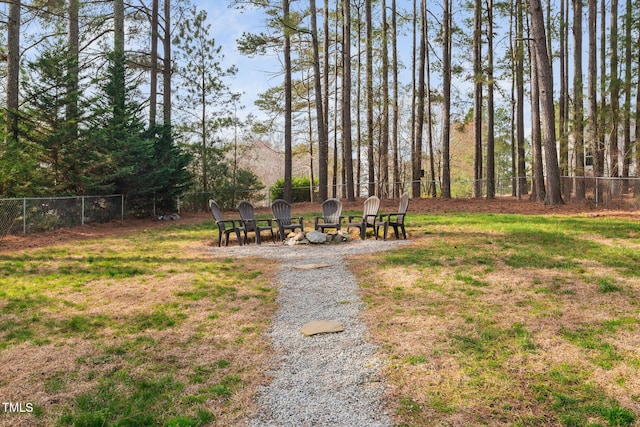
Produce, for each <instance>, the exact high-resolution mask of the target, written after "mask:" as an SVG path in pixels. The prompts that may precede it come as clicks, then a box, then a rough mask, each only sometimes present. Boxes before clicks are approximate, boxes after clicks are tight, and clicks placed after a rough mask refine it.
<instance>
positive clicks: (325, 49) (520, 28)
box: [0, 0, 640, 204]
mask: <svg viewBox="0 0 640 427" xmlns="http://www.w3.org/2000/svg"><path fill="white" fill-rule="evenodd" d="M634 1H635V0H633V1H632V0H627V2H626V4H625V5H624V7H620V5H618V1H617V0H612V1H611V2H610V3H607V2H605V1H604V0H600V2H598V0H587V3H586V4H585V3H583V2H582V1H580V0H572V2H571V3H570V2H569V1H568V0H559V1H558V2H554V3H552V2H550V1H548V2H547V3H546V4H541V2H540V1H539V0H528V2H525V1H524V0H511V1H502V2H496V3H494V2H493V1H492V0H485V1H480V0H474V2H460V1H458V2H454V1H453V0H443V1H442V2H441V3H427V2H426V0H405V1H397V0H376V1H371V0H322V4H316V1H315V0H310V1H309V2H294V1H291V0H272V1H269V0H259V1H258V0H230V2H229V6H233V7H238V8H257V9H258V10H260V11H262V12H263V13H264V23H265V28H266V31H265V32H262V33H246V34H244V35H243V37H242V38H241V39H240V40H238V47H239V49H240V50H241V51H242V52H244V53H246V54H248V55H253V56H262V55H273V54H277V55H278V56H279V58H280V59H281V64H282V70H281V71H282V76H283V79H282V84H281V85H278V86H276V87H273V88H271V89H269V90H267V91H266V92H265V93H263V94H261V96H260V99H259V100H258V102H257V105H258V107H260V108H261V109H262V110H263V111H265V112H267V113H269V114H271V115H272V118H273V120H265V121H262V122H255V121H252V120H250V119H251V118H249V119H248V120H247V123H248V124H251V125H252V127H251V132H252V134H250V136H249V138H258V137H259V138H265V139H266V138H273V139H276V140H277V141H278V143H280V142H281V143H282V146H283V148H284V153H285V162H284V163H285V164H284V177H283V184H284V188H283V197H284V198H285V199H287V200H291V199H292V197H293V190H292V183H293V182H294V178H295V177H292V171H293V167H292V158H293V155H294V152H295V151H296V148H300V146H303V147H306V150H307V152H308V159H309V160H308V161H309V171H310V177H309V182H316V181H317V182H318V197H319V198H320V199H326V198H328V197H331V196H333V197H343V198H347V199H354V198H355V197H356V196H360V195H361V192H363V194H364V191H363V185H362V183H366V193H367V194H374V193H375V194H379V195H380V196H382V197H387V196H398V195H399V194H400V192H402V191H405V190H407V188H405V184H404V182H411V183H412V184H411V193H412V194H413V196H414V197H419V196H422V195H425V193H428V194H429V195H430V196H438V195H439V196H442V197H445V198H448V197H451V195H452V181H453V180H454V179H455V178H456V176H455V175H456V174H460V173H461V171H460V170H455V169H454V168H452V160H455V158H454V157H453V155H452V152H454V151H455V150H453V148H455V147H454V145H455V144H456V138H459V135H461V134H463V133H464V132H467V131H466V130H463V129H466V128H472V129H473V132H472V133H473V136H472V138H471V139H472V141H473V162H472V163H473V164H472V169H473V171H472V181H473V183H474V185H473V195H474V196H475V197H482V196H486V197H489V198H492V197H494V196H495V194H496V180H497V179H500V178H503V177H515V178H513V185H512V191H513V195H514V196H517V197H522V196H524V195H526V194H530V196H531V197H532V198H534V199H536V200H539V201H544V202H545V203H549V204H559V203H563V200H565V199H567V198H568V197H576V198H578V199H583V198H585V197H588V193H587V192H588V189H587V188H586V186H585V181H584V180H581V179H574V180H571V179H561V177H567V176H568V177H582V176H585V175H587V174H591V175H593V176H598V177H599V176H608V177H616V178H617V177H622V178H627V177H630V176H631V175H633V174H635V176H637V174H638V170H639V169H640V168H638V165H639V164H640V159H639V158H638V157H639V156H640V150H639V149H638V147H637V138H636V135H637V134H638V129H637V127H638V124H639V123H640V117H639V115H640V110H639V108H638V105H640V101H639V98H640V90H639V88H638V86H639V85H640V80H638V78H637V75H638V70H639V69H640V67H639V63H640V28H639V26H640V19H638V18H639V16H638V14H640V8H638V7H636V6H637V5H636V4H635V3H634ZM0 3H3V4H4V6H5V9H4V10H3V12H2V13H3V16H2V18H1V19H0V22H1V23H2V25H4V27H5V29H6V31H3V32H0V49H1V50H0V53H1V55H0V58H2V59H3V60H4V61H3V62H2V65H3V66H4V67H2V68H1V69H0V77H1V78H2V79H4V82H5V87H6V91H5V98H4V103H5V109H4V114H2V115H1V116H0V120H2V123H1V125H2V126H1V127H0V129H1V131H2V132H3V135H2V138H0V141H1V144H2V146H1V147H0V194H1V195H3V196H5V197H12V196H33V195H42V194H49V195H50V194H55V195H69V194H106V193H111V192H115V193H122V194H125V195H126V196H127V197H130V198H136V197H153V198H156V199H162V198H166V199H167V200H173V199H174V197H173V196H174V195H176V194H179V193H181V192H184V191H185V190H186V189H193V190H196V191H212V190H221V189H222V190H226V191H225V192H226V193H229V194H230V193H233V194H238V192H239V191H242V192H244V191H247V190H248V191H251V190H255V189H259V188H262V187H263V184H262V183H260V182H259V180H258V178H257V177H256V176H255V175H254V174H253V173H252V172H251V171H248V170H243V169H241V168H239V167H238V163H237V160H238V156H239V155H241V154H238V151H237V148H238V140H237V136H236V137H232V139H233V141H230V137H229V132H223V130H224V129H230V128H233V129H236V130H237V129H241V130H242V132H245V131H247V129H248V128H247V127H246V126H245V125H246V124H247V123H243V122H241V121H240V120H239V119H238V117H237V110H238V109H239V108H242V107H241V105H240V103H239V102H240V101H239V100H240V94H234V93H230V90H229V87H228V85H227V84H226V83H225V79H226V78H227V77H229V76H232V75H234V74H235V73H236V72H237V70H236V69H235V67H225V66H224V65H223V62H224V55H223V49H222V46H218V45H217V44H216V42H215V39H214V38H213V37H212V36H211V34H210V31H211V26H210V24H208V23H207V16H206V13H205V12H204V11H201V10H198V9H197V8H196V7H194V6H193V5H191V4H189V3H188V1H187V0H173V1H172V0H162V1H160V0H138V1H137V2H132V3H127V4H125V3H124V2H123V0H110V1H93V2H87V1H84V0H66V1H62V0H61V1H56V2H52V1H44V0H31V1H26V0H12V1H0ZM585 7H586V14H585V13H584V9H585ZM583 21H585V22H583ZM585 23H586V25H584V24H585ZM619 23H620V27H621V28H619ZM583 34H586V35H587V37H588V43H586V44H587V46H586V49H585V46H584V45H585V43H584V41H583V39H582V37H583ZM585 56H586V58H585ZM621 58H622V59H621ZM583 64H584V65H586V73H585V72H584V70H583V68H584V67H583ZM585 80H586V84H585ZM527 128H530V129H531V131H530V135H527V132H526V130H527ZM243 138H244V139H246V137H243ZM465 141H466V140H465ZM463 143H465V142H464V141H463ZM240 144H242V143H240ZM296 146H297V147H296ZM230 150H233V153H232V155H231V154H230V153H229V151H230ZM464 172H465V173H466V172H469V171H464ZM316 173H317V176H315V174H316ZM528 175H532V177H533V179H532V185H531V187H529V185H528V181H527V179H526V177H527V176H528ZM425 181H426V182H427V183H429V185H428V186H426V187H423V186H422V185H423V184H424V182H425ZM635 182H636V183H637V182H638V180H636V181H635ZM435 184H437V185H435ZM625 185H626V184H625ZM230 190H231V191H230ZM627 190H628V188H626V187H625V188H624V189H623V190H622V191H627ZM634 191H636V192H638V191H640V189H639V188H638V186H637V185H636V186H635V188H634ZM363 194H362V195H363Z"/></svg>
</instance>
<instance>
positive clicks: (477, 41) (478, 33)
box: [473, 0, 483, 198]
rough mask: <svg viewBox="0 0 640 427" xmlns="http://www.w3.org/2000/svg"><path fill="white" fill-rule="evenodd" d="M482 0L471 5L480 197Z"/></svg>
mask: <svg viewBox="0 0 640 427" xmlns="http://www.w3.org/2000/svg"><path fill="white" fill-rule="evenodd" d="M482 80H483V75H482V1H481V0H475V3H474V7H473V133H474V138H473V139H474V150H473V197H476V198H479V197H482Z"/></svg>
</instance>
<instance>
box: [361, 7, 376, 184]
mask: <svg viewBox="0 0 640 427" xmlns="http://www.w3.org/2000/svg"><path fill="white" fill-rule="evenodd" d="M364 15H365V17H364V19H365V22H366V24H365V32H366V39H367V46H366V47H365V50H366V57H367V69H366V73H365V74H366V77H365V79H366V88H365V92H366V97H367V147H368V150H367V166H368V181H369V184H368V190H369V191H368V194H369V196H372V195H374V194H375V192H376V185H375V180H376V176H375V168H374V159H373V148H374V147H373V29H372V17H371V1H370V0H365V9H364Z"/></svg>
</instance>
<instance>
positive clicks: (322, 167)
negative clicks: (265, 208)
mask: <svg viewBox="0 0 640 427" xmlns="http://www.w3.org/2000/svg"><path fill="white" fill-rule="evenodd" d="M309 6H310V9H311V40H312V44H313V83H314V89H315V100H316V101H315V104H316V123H317V127H318V132H317V133H318V184H319V186H320V187H319V188H318V197H319V198H320V201H324V200H326V199H327V198H328V197H327V190H328V178H329V140H328V139H327V129H326V125H325V121H324V109H323V102H322V79H321V76H320V52H319V47H318V22H317V18H316V13H317V11H316V0H309ZM309 143H310V144H311V141H310V142H309ZM312 184H313V182H312Z"/></svg>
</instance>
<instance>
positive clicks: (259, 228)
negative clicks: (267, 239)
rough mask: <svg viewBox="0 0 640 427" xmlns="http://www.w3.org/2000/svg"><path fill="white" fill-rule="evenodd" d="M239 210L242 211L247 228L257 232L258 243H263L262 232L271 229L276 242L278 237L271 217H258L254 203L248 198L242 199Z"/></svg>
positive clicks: (272, 238) (241, 216) (273, 239)
mask: <svg viewBox="0 0 640 427" xmlns="http://www.w3.org/2000/svg"><path fill="white" fill-rule="evenodd" d="M238 212H240V218H242V222H243V224H244V228H245V230H246V231H247V232H250V231H253V232H254V233H255V235H256V243H257V244H260V243H262V236H261V234H262V232H263V231H269V232H270V233H271V240H272V241H273V242H274V243H275V241H276V238H275V235H274V234H273V221H272V220H271V219H256V217H255V212H254V209H253V205H252V204H251V203H249V202H247V201H246V200H241V201H240V203H238Z"/></svg>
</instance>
